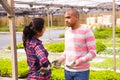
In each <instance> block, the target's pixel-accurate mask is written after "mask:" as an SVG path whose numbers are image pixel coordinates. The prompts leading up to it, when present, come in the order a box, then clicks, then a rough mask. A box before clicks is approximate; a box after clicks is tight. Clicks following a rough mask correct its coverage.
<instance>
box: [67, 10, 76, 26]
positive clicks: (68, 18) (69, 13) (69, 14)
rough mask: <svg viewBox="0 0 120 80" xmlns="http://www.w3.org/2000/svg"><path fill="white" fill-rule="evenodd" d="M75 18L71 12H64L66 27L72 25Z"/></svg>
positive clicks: (74, 22)
mask: <svg viewBox="0 0 120 80" xmlns="http://www.w3.org/2000/svg"><path fill="white" fill-rule="evenodd" d="M76 19H77V17H75V16H74V15H73V14H72V12H70V11H69V12H66V13H65V22H66V25H67V26H68V27H74V26H75V24H76Z"/></svg>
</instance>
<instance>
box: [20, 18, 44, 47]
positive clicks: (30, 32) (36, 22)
mask: <svg viewBox="0 0 120 80" xmlns="http://www.w3.org/2000/svg"><path fill="white" fill-rule="evenodd" d="M43 27H44V19H42V18H33V19H32V21H31V22H30V23H29V25H27V26H25V27H24V29H23V37H22V39H23V45H24V46H25V42H26V41H30V40H31V39H32V37H33V36H34V35H36V34H37V33H38V32H41V31H42V28H43Z"/></svg>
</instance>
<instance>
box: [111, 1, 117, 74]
mask: <svg viewBox="0 0 120 80" xmlns="http://www.w3.org/2000/svg"><path fill="white" fill-rule="evenodd" d="M115 9H116V7H115V0H113V11H112V16H113V26H112V29H113V60H114V63H113V64H114V67H113V69H114V71H115V72H116V40H115V21H116V20H115Z"/></svg>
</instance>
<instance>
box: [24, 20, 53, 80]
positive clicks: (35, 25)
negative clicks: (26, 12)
mask: <svg viewBox="0 0 120 80" xmlns="http://www.w3.org/2000/svg"><path fill="white" fill-rule="evenodd" d="M44 32H45V27H44V20H43V19H42V18H34V19H32V21H31V22H30V24H29V25H28V26H25V28H24V30H23V45H24V47H25V52H26V55H27V63H28V66H29V74H28V80H50V76H51V71H50V65H51V64H50V62H49V60H48V52H47V51H46V49H45V48H44V46H43V44H42V41H41V40H39V39H38V38H39V37H41V36H42V35H43V33H44Z"/></svg>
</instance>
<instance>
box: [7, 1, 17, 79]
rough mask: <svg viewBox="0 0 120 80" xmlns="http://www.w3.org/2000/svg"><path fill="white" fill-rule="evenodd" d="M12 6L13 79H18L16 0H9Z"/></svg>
mask: <svg viewBox="0 0 120 80" xmlns="http://www.w3.org/2000/svg"><path fill="white" fill-rule="evenodd" d="M7 1H8V4H9V5H10V7H11V11H12V13H11V14H8V18H9V29H10V36H11V54H12V80H18V68H17V51H16V33H15V13H14V10H13V8H14V0H7Z"/></svg>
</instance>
